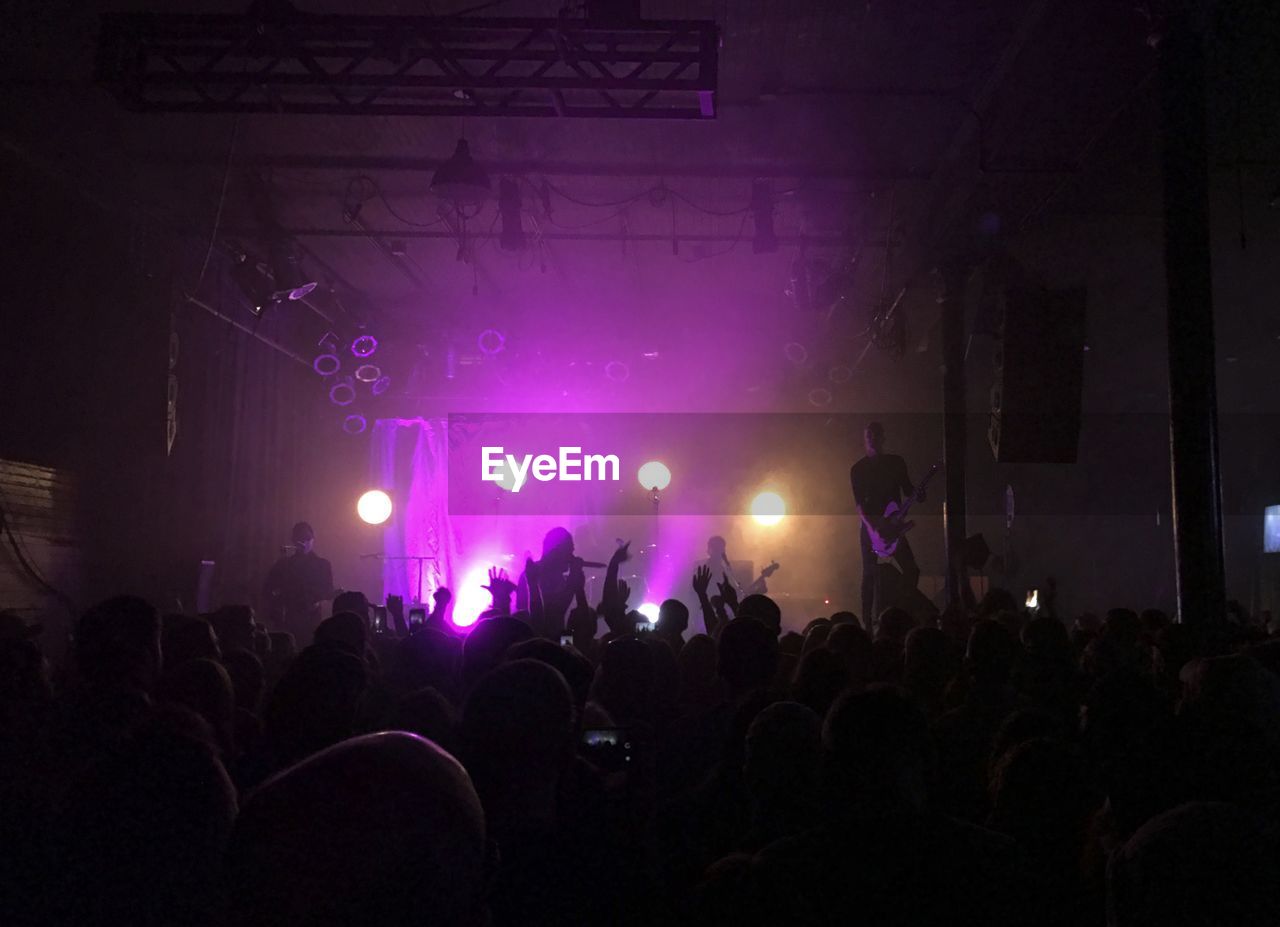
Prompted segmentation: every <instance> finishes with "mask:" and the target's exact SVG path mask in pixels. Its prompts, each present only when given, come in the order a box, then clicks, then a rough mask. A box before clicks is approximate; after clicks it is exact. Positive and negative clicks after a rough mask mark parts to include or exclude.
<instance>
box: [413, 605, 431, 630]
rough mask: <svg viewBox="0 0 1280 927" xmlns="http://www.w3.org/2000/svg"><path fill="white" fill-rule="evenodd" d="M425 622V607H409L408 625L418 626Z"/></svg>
mask: <svg viewBox="0 0 1280 927" xmlns="http://www.w3.org/2000/svg"><path fill="white" fill-rule="evenodd" d="M426 623H427V610H426V609H425V608H411V609H409V627H411V628H420V627H422V626H423V625H424V624H426Z"/></svg>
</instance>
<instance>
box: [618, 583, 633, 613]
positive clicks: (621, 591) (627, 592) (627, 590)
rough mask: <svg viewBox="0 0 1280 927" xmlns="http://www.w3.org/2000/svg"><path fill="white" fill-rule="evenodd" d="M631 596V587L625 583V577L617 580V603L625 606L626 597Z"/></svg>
mask: <svg viewBox="0 0 1280 927" xmlns="http://www.w3.org/2000/svg"><path fill="white" fill-rule="evenodd" d="M629 598H631V587H630V586H628V585H627V581H626V580H625V579H620V580H618V604H619V605H620V606H621V607H622V608H626V607H627V599H629Z"/></svg>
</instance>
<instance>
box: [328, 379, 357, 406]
mask: <svg viewBox="0 0 1280 927" xmlns="http://www.w3.org/2000/svg"><path fill="white" fill-rule="evenodd" d="M329 401H330V402H332V403H333V404H334V405H335V406H349V405H351V403H353V402H355V401H356V385H355V383H354V381H352V379H351V378H350V377H343V378H342V379H340V380H339V381H338V382H337V383H335V384H333V386H331V387H329Z"/></svg>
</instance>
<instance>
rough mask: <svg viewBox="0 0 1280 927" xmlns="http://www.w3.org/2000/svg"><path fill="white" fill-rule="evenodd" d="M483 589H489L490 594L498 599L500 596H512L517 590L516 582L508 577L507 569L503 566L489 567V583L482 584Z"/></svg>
mask: <svg viewBox="0 0 1280 927" xmlns="http://www.w3.org/2000/svg"><path fill="white" fill-rule="evenodd" d="M480 588H481V589H487V590H488V592H489V594H490V595H491V596H493V598H494V599H495V600H496V599H498V598H499V597H500V596H504V595H505V596H507V597H508V598H509V597H510V596H511V593H513V592H515V591H516V584H515V583H513V582H512V581H511V580H510V579H509V578H508V577H507V571H506V570H504V569H502V568H501V567H489V585H487V586H481V587H480Z"/></svg>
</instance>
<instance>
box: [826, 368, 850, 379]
mask: <svg viewBox="0 0 1280 927" xmlns="http://www.w3.org/2000/svg"><path fill="white" fill-rule="evenodd" d="M852 378H853V368H851V367H846V366H845V365H844V364H837V365H836V366H834V367H832V368H831V369H830V370H829V371H827V379H829V380H830V381H831V382H832V383H848V382H849V381H850V380H851V379H852Z"/></svg>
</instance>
